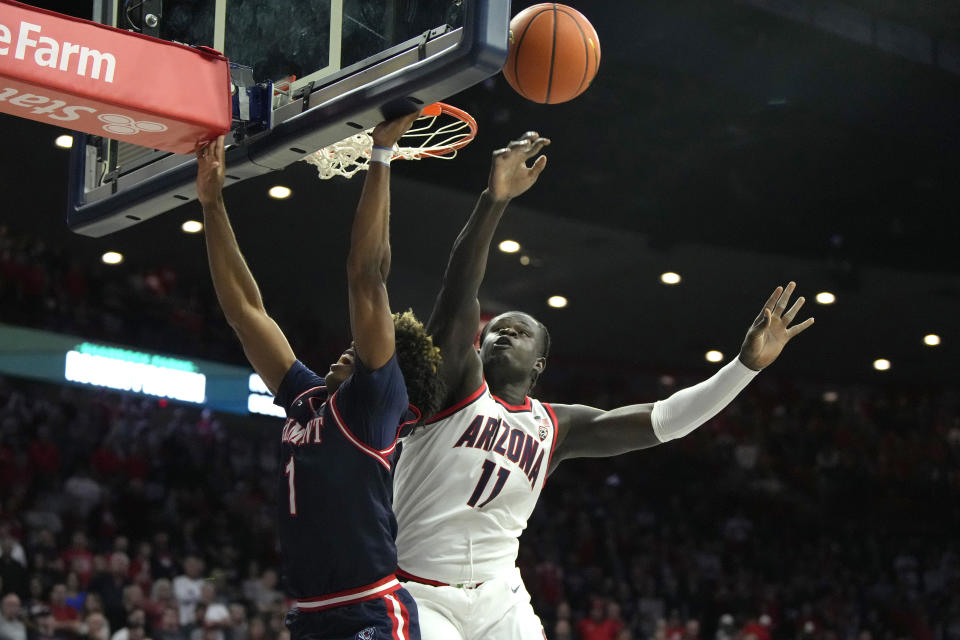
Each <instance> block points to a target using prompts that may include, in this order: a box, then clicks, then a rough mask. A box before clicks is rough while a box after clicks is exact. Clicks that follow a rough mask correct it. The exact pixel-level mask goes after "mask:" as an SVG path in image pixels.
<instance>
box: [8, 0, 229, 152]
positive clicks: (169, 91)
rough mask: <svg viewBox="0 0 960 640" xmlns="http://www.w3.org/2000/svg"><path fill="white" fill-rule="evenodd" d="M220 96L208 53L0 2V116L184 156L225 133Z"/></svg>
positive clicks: (221, 86)
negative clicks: (10, 116)
mask: <svg viewBox="0 0 960 640" xmlns="http://www.w3.org/2000/svg"><path fill="white" fill-rule="evenodd" d="M230 90H231V84H230V64H229V62H228V60H227V59H226V58H225V57H223V56H221V55H219V54H217V53H215V52H211V51H209V50H199V49H195V48H193V47H188V46H186V45H182V44H176V43H173V42H166V41H164V40H157V39H156V38H150V37H148V36H144V35H141V34H138V33H131V32H128V31H123V30H121V29H115V28H113V27H108V26H105V25H101V24H97V23H95V22H90V21H88V20H80V19H79V18H72V17H69V16H64V15H61V14H58V13H54V12H52V11H47V10H45V9H38V8H36V7H31V6H28V5H25V4H21V3H19V2H13V1H12V0H0V112H3V113H9V114H11V115H14V116H18V117H21V118H30V119H31V120H36V121H38V122H47V123H50V124H55V125H58V126H61V127H67V128H70V129H75V130H77V131H83V132H86V133H89V134H93V135H99V136H105V137H108V138H113V139H115V140H121V141H123V142H129V143H132V144H138V145H141V146H144V147H152V148H154V149H162V150H164V151H171V152H173V153H191V152H192V151H193V149H194V148H195V146H196V144H197V143H198V142H200V141H203V140H210V139H211V138H215V137H216V136H218V135H220V134H223V133H226V132H227V131H229V129H230V122H231V118H232V113H231V100H230Z"/></svg>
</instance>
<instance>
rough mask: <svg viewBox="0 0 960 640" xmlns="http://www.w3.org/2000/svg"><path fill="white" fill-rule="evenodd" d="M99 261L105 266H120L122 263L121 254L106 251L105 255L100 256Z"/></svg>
mask: <svg viewBox="0 0 960 640" xmlns="http://www.w3.org/2000/svg"><path fill="white" fill-rule="evenodd" d="M100 259H101V260H103V261H104V263H106V264H120V263H121V262H123V254H122V253H117V252H116V251H107V252H106V253H105V254H103V255H102V256H100Z"/></svg>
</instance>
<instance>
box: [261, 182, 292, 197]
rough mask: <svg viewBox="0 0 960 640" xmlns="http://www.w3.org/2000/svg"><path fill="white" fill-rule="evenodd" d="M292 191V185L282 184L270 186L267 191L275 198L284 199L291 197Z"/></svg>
mask: <svg viewBox="0 0 960 640" xmlns="http://www.w3.org/2000/svg"><path fill="white" fill-rule="evenodd" d="M291 193H293V192H292V191H290V187H285V186H283V185H281V184H278V185H276V186H273V187H270V190H269V191H267V194H268V195H269V196H270V197H271V198H274V199H276V200H283V199H285V198H289V197H290V194H291Z"/></svg>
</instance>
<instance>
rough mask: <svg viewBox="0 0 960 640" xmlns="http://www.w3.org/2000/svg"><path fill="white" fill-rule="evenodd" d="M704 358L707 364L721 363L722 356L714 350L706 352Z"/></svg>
mask: <svg viewBox="0 0 960 640" xmlns="http://www.w3.org/2000/svg"><path fill="white" fill-rule="evenodd" d="M704 357H705V358H706V359H707V362H723V354H722V353H721V352H719V351H717V350H716V349H711V350H710V351H707V353H706V355H705V356H704Z"/></svg>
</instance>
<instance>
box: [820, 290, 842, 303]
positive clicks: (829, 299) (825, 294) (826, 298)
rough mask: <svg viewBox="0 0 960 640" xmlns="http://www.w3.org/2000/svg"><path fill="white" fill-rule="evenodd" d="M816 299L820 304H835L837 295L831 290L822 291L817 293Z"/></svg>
mask: <svg viewBox="0 0 960 640" xmlns="http://www.w3.org/2000/svg"><path fill="white" fill-rule="evenodd" d="M816 300H817V303H818V304H833V303H834V302H836V301H837V296H835V295H833V294H832V293H830V292H829V291H821V292H820V293H818V294H817V297H816Z"/></svg>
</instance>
